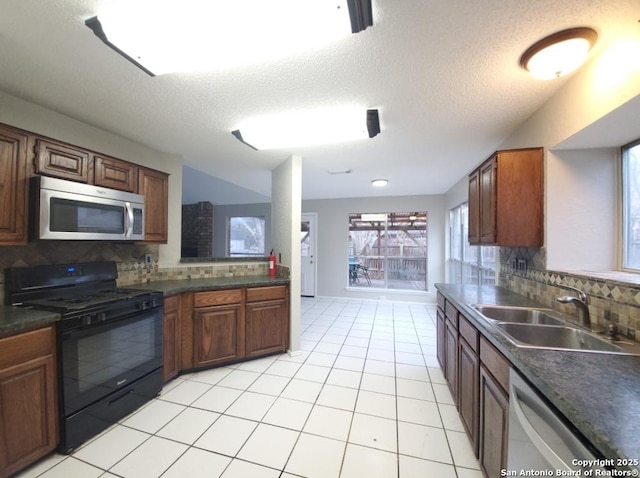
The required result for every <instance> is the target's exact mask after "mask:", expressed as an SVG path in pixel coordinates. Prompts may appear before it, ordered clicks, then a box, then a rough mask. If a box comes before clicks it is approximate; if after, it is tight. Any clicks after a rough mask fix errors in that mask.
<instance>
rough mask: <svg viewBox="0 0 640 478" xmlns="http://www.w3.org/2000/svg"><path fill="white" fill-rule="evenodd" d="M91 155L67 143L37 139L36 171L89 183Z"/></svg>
mask: <svg viewBox="0 0 640 478" xmlns="http://www.w3.org/2000/svg"><path fill="white" fill-rule="evenodd" d="M90 158H91V154H90V153H89V151H87V150H85V149H81V148H78V147H75V146H72V145H69V144H66V143H60V142H57V141H54V140H50V139H45V138H41V137H37V138H36V143H35V162H34V168H35V169H34V171H35V173H36V174H42V175H45V176H52V177H54V178H60V179H69V180H71V181H78V182H81V183H89V179H90V171H89V167H90Z"/></svg>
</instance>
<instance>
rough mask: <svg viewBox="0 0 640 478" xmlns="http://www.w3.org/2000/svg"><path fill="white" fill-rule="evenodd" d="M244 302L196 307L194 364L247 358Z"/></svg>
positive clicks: (194, 318) (201, 365)
mask: <svg viewBox="0 0 640 478" xmlns="http://www.w3.org/2000/svg"><path fill="white" fill-rule="evenodd" d="M243 319H244V314H243V313H242V305H240V304H237V305H219V306H214V307H205V308H201V309H195V311H194V314H193V336H194V343H193V366H194V367H204V366H206V365H216V364H221V363H225V362H232V361H234V360H238V359H241V358H242V357H244V355H245V354H244V341H243V336H244V320H243Z"/></svg>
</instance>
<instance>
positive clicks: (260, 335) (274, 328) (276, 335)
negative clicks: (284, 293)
mask: <svg viewBox="0 0 640 478" xmlns="http://www.w3.org/2000/svg"><path fill="white" fill-rule="evenodd" d="M288 317H289V315H288V313H287V302H286V301H285V300H270V301H266V302H255V303H251V304H247V336H246V340H247V341H246V343H247V356H248V357H252V356H256V355H264V354H268V353H271V352H281V351H285V350H287V347H288V346H289V321H288Z"/></svg>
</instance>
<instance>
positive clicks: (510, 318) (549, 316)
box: [474, 305, 565, 325]
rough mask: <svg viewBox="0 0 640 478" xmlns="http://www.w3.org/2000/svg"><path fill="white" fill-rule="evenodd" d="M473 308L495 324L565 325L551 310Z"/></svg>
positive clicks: (493, 306) (499, 306) (491, 306)
mask: <svg viewBox="0 0 640 478" xmlns="http://www.w3.org/2000/svg"><path fill="white" fill-rule="evenodd" d="M474 308H475V309H476V310H477V311H478V312H480V313H481V314H482V315H484V316H485V317H487V318H489V319H492V320H495V321H497V322H509V323H517V324H542V325H564V323H565V321H564V320H563V319H562V318H560V317H558V314H557V312H555V311H554V310H552V309H542V308H532V307H511V306H502V305H474Z"/></svg>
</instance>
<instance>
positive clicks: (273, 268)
mask: <svg viewBox="0 0 640 478" xmlns="http://www.w3.org/2000/svg"><path fill="white" fill-rule="evenodd" d="M269 275H270V276H271V277H275V276H276V255H275V254H274V253H273V249H271V253H270V254H269Z"/></svg>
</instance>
